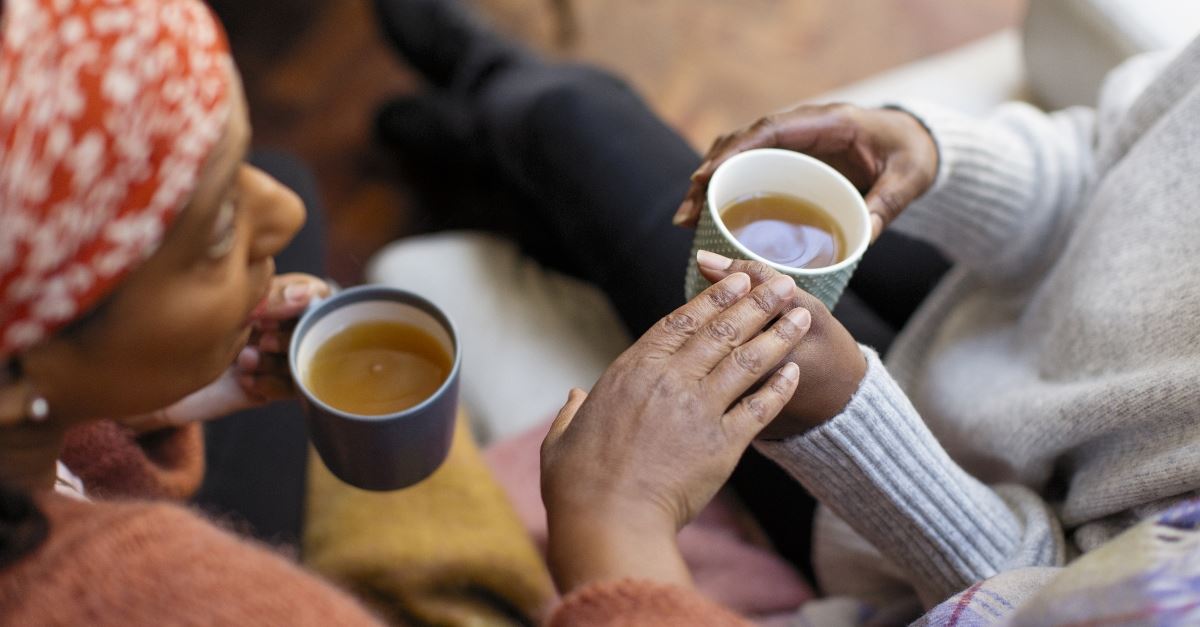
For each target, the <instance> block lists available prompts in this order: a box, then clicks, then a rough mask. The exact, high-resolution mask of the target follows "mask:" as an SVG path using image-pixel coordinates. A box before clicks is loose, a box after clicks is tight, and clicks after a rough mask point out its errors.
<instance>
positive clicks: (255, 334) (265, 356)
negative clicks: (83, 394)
mask: <svg viewBox="0 0 1200 627" xmlns="http://www.w3.org/2000/svg"><path fill="white" fill-rule="evenodd" d="M329 292H330V288H329V285H328V284H327V283H325V282H324V281H322V280H321V279H318V278H317V277H314V276H311V275H307V274H298V273H293V274H283V275H279V276H277V277H274V278H273V279H272V280H271V287H270V290H269V291H268V292H267V296H266V298H264V299H263V301H262V303H260V304H259V306H258V307H257V308H256V309H255V310H254V312H253V313H252V314H251V328H252V330H251V334H250V341H249V343H248V344H247V345H246V347H245V348H244V349H242V351H241V353H239V354H238V356H237V359H236V360H235V361H234V363H233V364H232V365H231V366H230V367H229V369H228V370H226V371H225V372H224V373H222V374H221V376H220V377H219V378H218V379H217V380H216V381H213V382H212V383H210V384H208V385H207V386H205V387H203V388H201V389H199V390H197V391H195V392H193V393H192V394H190V395H188V396H186V397H184V398H183V399H181V400H179V401H178V402H176V403H174V404H173V405H171V406H170V407H166V408H164V409H160V410H158V411H156V412H153V413H150V414H146V415H145V416H141V417H139V418H137V419H132V420H129V421H127V424H129V425H130V426H132V427H133V428H135V429H138V430H139V431H153V430H155V429H162V428H167V427H173V426H180V425H184V424H187V423H189V422H199V421H204V420H212V419H214V418H220V417H222V416H226V415H228V414H231V413H233V412H235V411H240V410H243V409H248V408H250V407H255V406H258V405H262V404H264V403H267V402H270V401H275V400H282V399H286V398H292V397H293V396H295V388H294V386H293V385H292V379H291V373H290V371H289V369H288V365H287V349H288V342H289V341H290V339H291V330H292V327H293V326H294V325H295V322H296V320H297V319H298V318H299V317H300V314H302V313H304V310H305V309H306V308H307V307H308V305H309V303H310V302H312V301H313V300H314V299H320V298H325V297H327V296H329Z"/></svg>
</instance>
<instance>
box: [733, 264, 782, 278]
mask: <svg viewBox="0 0 1200 627" xmlns="http://www.w3.org/2000/svg"><path fill="white" fill-rule="evenodd" d="M738 264H739V265H738V266H737V267H735V268H734V269H736V270H737V271H739V272H745V273H746V274H748V275H750V277H751V278H752V279H754V280H755V282H765V281H768V280H770V279H771V278H772V277H773V276H774V275H775V274H776V272H775V269H774V268H772V267H771V266H768V265H767V264H765V263H763V262H761V261H756V260H749V259H747V260H742V261H740V262H738Z"/></svg>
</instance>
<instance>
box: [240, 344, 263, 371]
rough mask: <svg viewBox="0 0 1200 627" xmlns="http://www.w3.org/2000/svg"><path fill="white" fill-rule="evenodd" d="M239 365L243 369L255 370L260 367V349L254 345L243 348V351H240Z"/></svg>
mask: <svg viewBox="0 0 1200 627" xmlns="http://www.w3.org/2000/svg"><path fill="white" fill-rule="evenodd" d="M237 365H238V368H241V369H242V370H254V369H255V368H257V367H258V351H257V350H256V349H255V348H254V347H252V346H247V347H245V348H243V349H242V352H240V353H238V356H237Z"/></svg>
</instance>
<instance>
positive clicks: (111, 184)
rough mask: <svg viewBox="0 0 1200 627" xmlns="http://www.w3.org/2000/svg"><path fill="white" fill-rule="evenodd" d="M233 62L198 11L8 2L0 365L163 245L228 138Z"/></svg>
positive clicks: (2, 88)
mask: <svg viewBox="0 0 1200 627" xmlns="http://www.w3.org/2000/svg"><path fill="white" fill-rule="evenodd" d="M231 63H232V62H231V60H230V58H229V48H228V45H227V43H226V41H225V37H224V34H223V33H222V31H221V29H220V26H219V25H218V23H217V21H216V19H215V18H214V17H213V16H212V14H211V13H210V12H209V10H208V8H207V7H206V6H204V5H203V4H202V3H201V2H199V1H198V0H3V13H2V14H0V361H3V360H4V359H6V358H7V357H9V356H11V355H13V354H15V353H17V352H20V351H21V350H23V349H26V348H28V347H30V346H32V345H34V344H36V343H37V342H39V341H41V340H43V339H45V338H46V337H48V336H50V335H51V334H53V333H54V332H55V331H57V330H58V329H60V328H62V327H63V326H64V325H66V324H68V323H70V322H71V321H72V320H74V319H76V318H78V317H79V316H81V315H82V314H84V313H86V312H87V311H88V310H89V309H90V308H91V307H92V306H93V305H95V304H97V302H98V301H99V300H100V299H101V298H103V297H104V296H105V295H106V294H108V293H109V292H111V291H112V290H113V288H114V287H116V285H117V284H118V283H119V282H120V280H121V279H122V278H123V277H124V276H125V275H126V274H128V273H129V271H130V270H132V269H133V268H135V267H136V266H137V265H138V264H139V263H141V262H142V261H144V260H145V259H146V258H147V257H149V256H150V255H151V254H152V253H153V252H154V251H155V250H156V249H157V248H158V246H159V244H160V243H161V242H162V239H163V235H164V234H165V232H166V230H167V228H168V227H169V226H170V224H171V222H172V220H174V218H175V217H176V215H178V213H179V211H180V209H182V208H183V206H184V205H186V204H187V201H188V200H189V197H190V195H191V193H192V191H193V190H194V188H195V186H196V182H197V178H198V175H199V172H200V170H201V167H202V166H203V164H204V161H205V159H206V158H207V156H208V155H209V153H210V152H211V151H212V149H213V147H214V145H215V144H216V142H217V140H218V139H219V138H220V137H221V134H222V132H223V131H224V128H225V124H226V122H227V120H228V117H229V111H230V103H229V102H228V100H229V95H230V93H231V89H230V87H231V85H230V81H231V74H230V69H229V68H230V67H231Z"/></svg>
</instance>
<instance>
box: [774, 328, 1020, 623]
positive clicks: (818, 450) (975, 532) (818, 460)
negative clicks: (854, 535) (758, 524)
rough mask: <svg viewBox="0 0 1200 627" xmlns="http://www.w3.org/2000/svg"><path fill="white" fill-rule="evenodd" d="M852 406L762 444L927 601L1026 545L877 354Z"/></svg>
mask: <svg viewBox="0 0 1200 627" xmlns="http://www.w3.org/2000/svg"><path fill="white" fill-rule="evenodd" d="M862 350H863V353H864V354H865V355H866V357H867V360H868V368H867V375H866V377H865V378H864V379H863V382H862V384H861V385H860V387H859V389H858V391H857V392H856V393H855V395H854V397H853V398H852V399H851V401H850V404H849V405H847V407H846V409H845V410H844V411H843V412H842V413H841V414H839V415H838V416H836V417H834V418H833V419H832V420H830V421H828V422H827V423H825V424H824V425H822V426H820V427H817V428H815V429H812V430H811V431H809V432H808V433H805V434H803V435H800V436H796V437H793V438H790V439H788V440H784V441H778V442H760V443H758V445H757V446H758V447H759V450H761V451H762V452H763V453H764V454H765V455H767V456H768V457H770V458H771V459H773V460H775V462H776V463H778V464H779V465H780V466H782V467H783V468H784V469H785V470H787V471H788V472H790V473H791V474H792V475H793V476H794V477H795V478H796V479H797V480H798V481H800V483H802V484H804V486H805V487H806V488H807V489H808V490H809V491H810V492H811V493H812V494H813V495H814V496H815V497H816V498H817V499H818V500H820V501H821V503H822V504H823V505H825V506H826V507H828V508H829V509H831V510H832V511H833V512H834V513H836V514H837V515H838V516H839V517H841V518H842V520H844V521H845V522H847V523H848V524H849V525H850V526H851V527H853V528H854V530H855V531H856V532H858V533H859V534H860V535H861V536H863V537H864V538H865V539H866V540H867V541H869V542H870V543H871V544H872V545H873V546H875V547H876V548H877V549H879V550H880V552H882V553H883V554H884V555H885V556H887V557H888V559H889V560H891V561H892V562H893V563H894V564H895V565H897V566H898V567H900V568H901V569H903V570H904V571H905V572H908V573H910V575H911V580H910V581H911V582H912V583H913V585H914V586H915V587H916V588H917V590H918V592H919V593H920V595H921V598H922V600H923V601H925V602H926V603H935V602H938V601H941V600H942V599H945V598H947V597H949V596H951V595H952V594H954V593H956V592H958V591H960V590H962V589H963V588H965V587H967V586H968V585H970V584H972V583H974V582H976V581H979V580H982V579H984V578H986V577H989V576H991V575H993V574H995V573H996V572H997V571H998V570H999V567H1000V566H1001V565H1003V564H1004V563H1005V562H1007V561H1008V558H1009V556H1010V555H1011V554H1012V553H1013V552H1014V551H1015V550H1016V547H1017V545H1018V544H1019V542H1020V537H1021V528H1020V522H1019V520H1018V519H1017V518H1016V517H1015V516H1014V515H1013V513H1012V512H1011V511H1010V510H1009V509H1008V507H1007V506H1006V505H1005V503H1004V501H1003V500H1001V498H1000V497H999V496H998V495H997V494H996V493H995V492H994V491H992V490H991V489H990V488H988V487H987V486H985V485H983V484H981V483H980V482H979V481H977V480H975V479H974V478H972V477H971V476H969V475H968V474H967V473H966V472H965V471H963V470H962V469H961V468H960V467H959V466H958V465H957V464H955V463H954V462H953V461H952V460H951V459H950V457H949V455H947V454H946V452H945V451H944V450H943V449H942V447H941V446H940V445H939V444H938V442H937V440H936V439H935V438H934V437H933V434H932V433H930V431H929V429H928V428H927V427H926V426H925V424H924V423H923V422H922V421H921V418H920V416H918V415H917V412H916V410H915V409H914V408H913V406H912V404H911V403H910V402H909V400H908V398H907V396H905V394H904V393H903V392H902V391H901V390H900V388H899V387H898V386H897V385H896V383H895V382H894V381H893V380H892V378H891V376H890V375H889V374H888V372H887V370H886V369H885V368H884V367H883V364H882V363H880V361H879V357H878V356H877V355H876V354H875V352H874V351H872V350H870V349H868V348H863V349H862Z"/></svg>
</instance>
